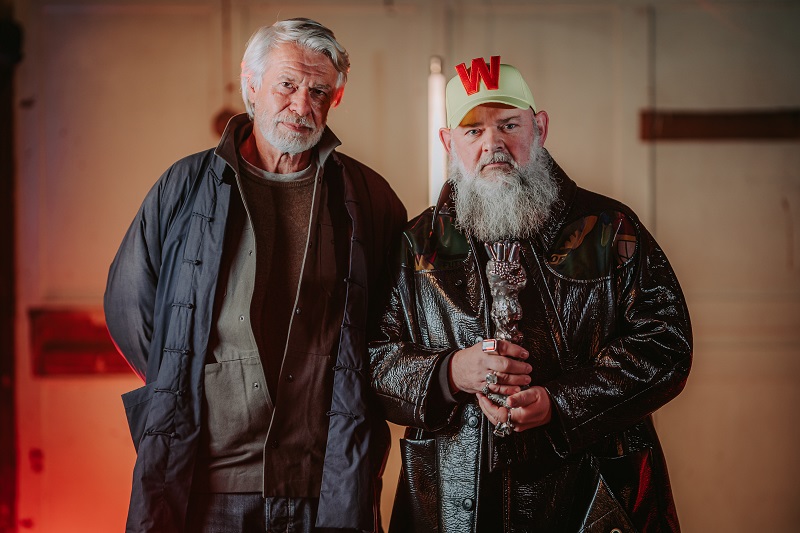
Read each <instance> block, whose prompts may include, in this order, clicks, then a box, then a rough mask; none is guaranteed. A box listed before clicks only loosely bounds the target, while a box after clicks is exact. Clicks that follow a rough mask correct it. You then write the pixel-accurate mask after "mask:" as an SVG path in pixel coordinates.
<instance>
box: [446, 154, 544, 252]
mask: <svg viewBox="0 0 800 533" xmlns="http://www.w3.org/2000/svg"><path fill="white" fill-rule="evenodd" d="M500 162H507V163H510V164H511V165H512V168H511V169H504V168H493V169H487V170H485V171H484V173H483V174H481V170H480V169H481V168H482V167H483V166H484V165H487V164H489V163H500ZM552 163H553V160H552V159H551V158H550V155H549V154H548V153H547V152H546V151H545V150H544V148H542V147H541V146H539V144H538V142H535V141H534V143H533V147H532V148H531V153H530V160H529V161H528V163H527V164H526V165H525V166H524V167H520V166H519V165H518V164H517V162H516V161H514V160H513V159H512V158H511V156H510V155H509V154H508V153H506V152H495V153H493V154H487V155H485V156H483V157H481V160H480V161H479V163H478V165H477V167H476V168H475V169H473V170H467V169H466V168H465V167H464V164H463V162H462V161H461V160H460V159H459V158H458V156H457V154H456V152H455V149H454V147H452V145H451V150H450V163H449V168H448V179H449V180H450V182H451V183H452V184H453V197H454V200H455V208H456V227H458V228H459V229H460V230H461V231H464V232H465V233H467V234H471V235H474V236H475V237H476V238H478V239H480V240H481V241H484V242H492V241H498V240H502V239H527V238H530V237H532V236H533V235H534V234H535V233H536V232H537V231H538V230H539V229H540V228H541V227H542V225H543V224H544V222H545V221H546V220H547V219H548V217H549V216H550V212H551V210H552V208H553V205H554V204H555V202H556V200H557V199H558V184H557V183H556V182H555V179H554V178H553V175H552Z"/></svg>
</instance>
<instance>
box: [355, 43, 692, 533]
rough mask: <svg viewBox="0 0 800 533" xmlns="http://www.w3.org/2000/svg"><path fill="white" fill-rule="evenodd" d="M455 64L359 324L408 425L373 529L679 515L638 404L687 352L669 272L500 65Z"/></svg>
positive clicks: (682, 313) (595, 527)
mask: <svg viewBox="0 0 800 533" xmlns="http://www.w3.org/2000/svg"><path fill="white" fill-rule="evenodd" d="M456 72H457V75H456V76H455V77H454V78H453V79H452V80H450V82H449V84H448V86H447V122H448V124H447V125H448V127H447V128H443V129H442V130H441V132H440V137H441V140H442V142H443V143H444V146H445V148H446V149H447V151H448V153H449V154H450V165H449V179H448V182H447V184H446V185H445V187H444V189H443V190H442V194H441V196H440V199H439V202H438V205H436V206H435V207H432V208H430V209H428V210H426V211H425V212H423V213H422V214H421V215H419V216H418V217H417V218H415V219H413V220H412V221H411V222H409V224H408V225H407V227H406V228H405V230H404V232H403V234H402V236H401V239H400V242H399V244H398V246H397V247H396V253H395V256H394V258H393V259H392V261H390V264H391V271H390V276H389V279H390V284H391V287H390V290H389V291H387V295H386V300H385V302H386V303H385V312H384V314H383V316H382V318H381V319H380V321H379V323H378V324H376V325H375V327H374V328H373V330H372V331H370V337H371V342H370V363H371V368H370V370H371V374H370V376H371V384H372V387H373V389H374V390H375V392H376V393H377V396H378V398H379V399H380V401H381V403H382V405H383V408H384V411H385V414H386V417H387V419H388V420H390V421H392V422H395V423H397V424H401V425H405V426H408V429H407V430H406V435H405V438H404V439H403V440H402V441H401V443H400V447H401V457H402V461H403V469H402V473H401V478H400V483H399V485H398V489H397V496H396V500H395V508H394V512H393V515H392V524H391V530H390V531H391V532H392V533H394V532H420V533H422V532H426V533H427V532H433V531H436V532H442V533H445V532H448V533H449V532H458V533H465V532H474V531H477V532H501V531H505V532H528V531H542V532H572V531H574V532H579V531H620V532H628V531H646V532H653V531H657V532H661V531H678V530H679V526H678V519H677V514H676V511H675V506H674V503H673V499H672V494H671V490H670V485H669V479H668V476H667V470H666V463H665V460H664V456H663V453H662V450H661V446H660V444H659V442H658V438H657V436H656V433H655V429H654V427H653V423H652V420H651V416H650V415H651V413H652V412H653V411H655V410H656V409H658V408H659V407H661V406H662V405H664V404H665V403H667V402H668V401H670V400H671V399H672V398H674V397H675V396H676V395H677V394H678V393H680V391H681V390H682V389H683V386H684V384H685V382H686V379H687V376H688V373H689V369H690V366H691V357H692V340H691V326H690V322H689V315H688V311H687V309H686V305H685V302H684V298H683V295H682V293H681V290H680V286H679V285H678V281H677V279H676V277H675V274H674V272H673V271H672V268H671V267H670V265H669V262H668V261H667V258H666V257H665V255H664V253H663V252H662V250H661V249H660V248H659V246H658V244H657V243H656V242H655V240H654V239H653V237H652V236H651V235H650V234H649V233H648V231H647V230H646V229H645V227H644V226H643V225H642V223H641V222H640V221H639V219H638V218H637V217H636V215H635V214H634V213H633V212H632V211H631V210H630V208H628V207H627V206H625V205H623V204H621V203H620V202H618V201H616V200H613V199H610V198H607V197H604V196H601V195H598V194H595V193H592V192H589V191H587V190H585V189H582V188H580V187H578V186H577V185H576V184H575V182H573V181H572V180H571V179H570V178H569V177H568V176H567V175H566V174H565V173H564V171H563V170H562V169H561V168H560V167H559V166H558V164H556V163H555V161H554V160H553V159H552V157H551V156H550V154H549V153H548V152H547V151H546V150H545V149H544V148H543V145H544V141H545V139H546V138H547V128H548V116H547V113H546V112H545V111H542V110H538V109H537V107H536V105H535V103H534V100H533V96H532V94H531V91H530V89H529V88H528V85H527V83H525V80H524V79H523V78H522V76H521V74H520V73H519V71H518V70H517V69H516V68H514V67H513V66H511V65H505V64H501V63H500V58H499V57H496V56H495V57H492V58H490V60H489V62H486V61H485V60H484V59H483V58H477V59H474V60H473V61H472V63H471V65H466V64H461V65H459V66H458V67H456Z"/></svg>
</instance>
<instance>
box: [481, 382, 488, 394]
mask: <svg viewBox="0 0 800 533" xmlns="http://www.w3.org/2000/svg"><path fill="white" fill-rule="evenodd" d="M481 393H482V394H483V395H484V396H487V395H488V394H489V384H488V383H487V384H486V385H484V386H483V388H482V389H481Z"/></svg>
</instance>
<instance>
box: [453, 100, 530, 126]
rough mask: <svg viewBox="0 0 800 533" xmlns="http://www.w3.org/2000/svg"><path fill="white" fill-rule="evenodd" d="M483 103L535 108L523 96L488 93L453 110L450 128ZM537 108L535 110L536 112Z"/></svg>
mask: <svg viewBox="0 0 800 533" xmlns="http://www.w3.org/2000/svg"><path fill="white" fill-rule="evenodd" d="M482 104H506V105H510V106H514V107H518V108H519V109H529V108H531V109H533V108H532V107H531V104H530V103H529V102H526V101H525V100H523V99H521V98H514V97H513V96H494V95H490V94H487V95H486V96H481V97H479V98H474V99H472V100H470V101H469V102H466V103H465V104H464V105H462V106H461V107H459V108H458V109H456V110H455V111H454V112H453V116H452V117H451V121H450V123H449V124H448V127H449V128H450V129H452V128H455V127H456V126H458V125H459V124H461V121H462V120H463V119H464V117H465V116H467V113H469V112H470V111H472V110H473V109H475V108H476V107H478V106H479V105H482ZM535 111H536V110H534V112H535Z"/></svg>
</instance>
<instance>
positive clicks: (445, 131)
mask: <svg viewBox="0 0 800 533" xmlns="http://www.w3.org/2000/svg"><path fill="white" fill-rule="evenodd" d="M450 135H451V132H450V128H440V129H439V140H440V141H442V144H443V145H444V149H445V150H447V153H448V154H449V153H450Z"/></svg>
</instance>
